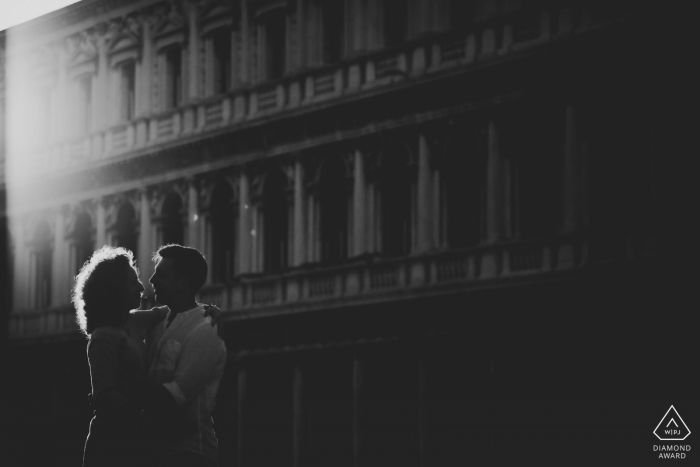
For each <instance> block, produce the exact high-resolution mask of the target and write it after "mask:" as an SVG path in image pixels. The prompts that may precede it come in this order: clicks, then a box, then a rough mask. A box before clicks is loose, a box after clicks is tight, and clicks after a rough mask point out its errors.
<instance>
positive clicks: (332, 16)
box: [321, 0, 345, 63]
mask: <svg viewBox="0 0 700 467" xmlns="http://www.w3.org/2000/svg"><path fill="white" fill-rule="evenodd" d="M321 15H322V22H323V24H322V28H323V61H324V62H325V63H333V62H337V61H338V60H340V59H341V58H342V57H343V46H344V44H343V37H344V34H345V15H344V5H343V2H342V1H339V0H326V1H324V2H323V3H322V4H321Z"/></svg>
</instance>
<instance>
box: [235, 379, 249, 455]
mask: <svg viewBox="0 0 700 467" xmlns="http://www.w3.org/2000/svg"><path fill="white" fill-rule="evenodd" d="M247 396H248V378H247V374H246V371H245V369H239V370H238V420H236V422H237V424H238V430H237V431H238V433H237V437H238V439H237V443H236V444H237V446H236V447H237V448H238V449H237V450H238V453H237V454H238V459H237V461H238V462H237V463H236V465H239V466H242V465H245V464H244V462H243V445H244V438H243V434H244V433H245V423H244V421H245V416H246V413H245V412H246V410H245V406H246V399H247Z"/></svg>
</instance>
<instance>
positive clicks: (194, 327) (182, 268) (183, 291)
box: [147, 245, 226, 467]
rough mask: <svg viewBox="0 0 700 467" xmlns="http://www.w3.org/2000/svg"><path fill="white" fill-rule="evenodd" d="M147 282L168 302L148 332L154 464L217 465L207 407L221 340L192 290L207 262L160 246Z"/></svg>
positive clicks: (219, 368)
mask: <svg viewBox="0 0 700 467" xmlns="http://www.w3.org/2000/svg"><path fill="white" fill-rule="evenodd" d="M153 260H154V261H155V262H156V267H155V272H154V273H153V276H151V279H150V283H151V284H152V286H153V290H154V292H155V299H156V301H157V302H158V303H160V304H162V305H165V306H166V307H167V308H168V314H167V317H166V319H165V320H164V321H163V323H162V325H158V326H156V327H155V328H154V329H153V330H152V331H151V333H150V334H149V335H148V337H147V342H148V343H149V346H148V361H149V362H151V365H150V369H149V373H148V380H149V383H150V385H152V387H154V388H156V389H155V390H154V392H155V396H154V397H155V399H157V400H158V401H159V403H158V405H157V407H158V409H157V410H156V411H155V413H157V415H156V416H155V419H156V420H157V421H158V423H159V427H160V428H159V431H160V432H161V433H160V435H161V436H160V437H159V439H158V440H157V441H156V444H157V445H156V446H154V448H155V451H156V453H157V460H156V464H157V465H167V466H169V467H175V466H216V465H217V460H218V456H219V448H218V440H217V438H216V434H215V433H214V424H213V421H212V417H211V413H212V411H213V410H214V406H215V404H216V393H217V391H218V389H219V383H220V381H221V377H222V376H223V373H224V366H225V365H226V346H225V345H224V342H223V340H221V338H220V337H219V336H218V335H217V330H216V328H215V327H212V326H211V325H210V324H209V323H210V321H211V318H209V317H205V316H204V308H205V305H202V304H199V303H197V302H196V301H195V295H196V294H197V292H198V291H199V289H200V288H201V287H202V286H203V285H204V282H205V281H206V278H207V270H208V267H207V262H206V260H205V259H204V257H203V256H202V254H201V253H200V252H199V251H197V250H196V249H194V248H189V247H184V246H180V245H165V246H162V247H161V248H160V249H159V250H158V251H157V252H156V254H155V255H154V257H153Z"/></svg>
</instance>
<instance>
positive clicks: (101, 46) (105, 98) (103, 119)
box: [92, 34, 110, 131]
mask: <svg viewBox="0 0 700 467" xmlns="http://www.w3.org/2000/svg"><path fill="white" fill-rule="evenodd" d="M107 40H108V36H107V35H106V34H101V35H100V36H99V37H98V39H97V77H96V83H95V84H96V86H95V88H94V91H93V93H92V95H93V100H92V120H93V127H92V130H93V131H95V130H98V131H99V130H103V129H104V128H106V127H107V125H108V124H109V115H110V112H109V107H110V105H109V104H110V102H109V65H108V63H107Z"/></svg>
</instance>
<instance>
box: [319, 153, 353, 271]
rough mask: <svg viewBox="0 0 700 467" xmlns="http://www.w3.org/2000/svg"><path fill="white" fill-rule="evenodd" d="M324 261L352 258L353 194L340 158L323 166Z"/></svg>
mask: <svg viewBox="0 0 700 467" xmlns="http://www.w3.org/2000/svg"><path fill="white" fill-rule="evenodd" d="M317 196H318V206H319V211H320V228H319V230H320V231H319V235H320V241H321V261H324V262H338V261H341V260H343V259H345V258H347V256H348V213H349V209H348V208H349V206H348V203H349V199H350V191H349V187H348V179H347V177H346V172H345V167H344V166H343V161H342V160H341V159H340V158H332V159H328V160H326V161H324V162H323V165H322V167H321V171H320V175H319V182H318V195H317Z"/></svg>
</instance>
